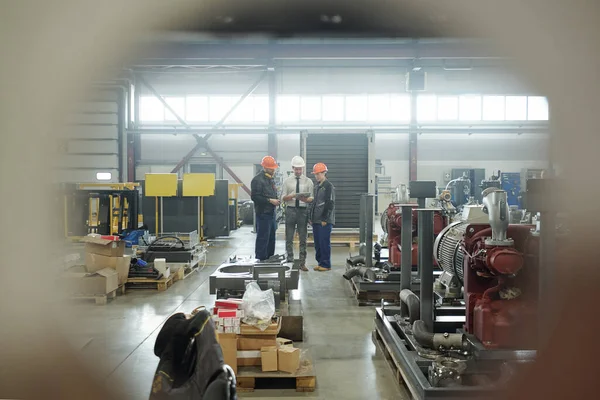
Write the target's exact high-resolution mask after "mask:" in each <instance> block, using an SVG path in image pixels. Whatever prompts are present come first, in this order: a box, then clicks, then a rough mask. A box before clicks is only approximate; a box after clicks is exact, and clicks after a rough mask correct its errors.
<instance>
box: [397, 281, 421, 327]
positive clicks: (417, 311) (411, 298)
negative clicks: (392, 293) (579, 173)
mask: <svg viewBox="0 0 600 400" xmlns="http://www.w3.org/2000/svg"><path fill="white" fill-rule="evenodd" d="M400 301H401V302H402V303H403V304H405V305H406V307H407V308H408V320H409V322H410V323H411V324H412V323H414V322H415V321H416V320H418V319H419V318H421V301H420V300H419V296H417V295H416V294H414V293H413V291H412V290H410V289H403V290H401V291H400Z"/></svg>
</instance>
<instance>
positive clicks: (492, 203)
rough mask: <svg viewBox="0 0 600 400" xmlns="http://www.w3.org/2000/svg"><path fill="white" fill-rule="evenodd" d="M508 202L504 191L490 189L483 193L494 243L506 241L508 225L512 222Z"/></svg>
mask: <svg viewBox="0 0 600 400" xmlns="http://www.w3.org/2000/svg"><path fill="white" fill-rule="evenodd" d="M506 200H507V195H506V192H505V191H504V190H500V189H497V188H488V189H486V190H484V191H483V204H484V206H485V209H484V211H485V212H487V214H488V216H489V222H490V226H491V227H492V240H493V241H505V240H506V232H507V231H508V224H509V222H510V221H509V215H508V204H507V201H506Z"/></svg>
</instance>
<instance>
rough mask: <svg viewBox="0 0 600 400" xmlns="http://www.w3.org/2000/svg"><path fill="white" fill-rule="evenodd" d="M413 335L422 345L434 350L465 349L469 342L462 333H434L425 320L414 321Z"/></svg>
mask: <svg viewBox="0 0 600 400" xmlns="http://www.w3.org/2000/svg"><path fill="white" fill-rule="evenodd" d="M412 332H413V336H414V337H415V340H416V341H417V343H419V344H420V345H421V346H423V347H425V348H428V349H433V350H442V351H443V350H450V349H452V350H463V349H466V348H467V347H468V346H469V344H468V342H467V340H466V336H465V335H464V334H462V333H433V332H431V331H430V330H428V329H427V327H426V326H425V322H424V321H423V320H418V321H415V322H414V323H413V327H412Z"/></svg>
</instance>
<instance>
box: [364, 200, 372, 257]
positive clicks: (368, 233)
mask: <svg viewBox="0 0 600 400" xmlns="http://www.w3.org/2000/svg"><path fill="white" fill-rule="evenodd" d="M373 199H374V196H373V195H372V194H367V195H366V199H365V200H366V214H365V217H366V218H367V220H366V229H365V266H366V267H367V268H372V267H373V216H374V213H373Z"/></svg>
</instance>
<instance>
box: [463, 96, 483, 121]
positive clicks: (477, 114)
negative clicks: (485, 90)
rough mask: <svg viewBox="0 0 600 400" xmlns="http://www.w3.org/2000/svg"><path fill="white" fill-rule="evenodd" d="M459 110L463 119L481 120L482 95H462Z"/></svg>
mask: <svg viewBox="0 0 600 400" xmlns="http://www.w3.org/2000/svg"><path fill="white" fill-rule="evenodd" d="M458 110H459V115H458V117H459V119H460V120H461V121H481V96H460V97H459V107H458Z"/></svg>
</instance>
